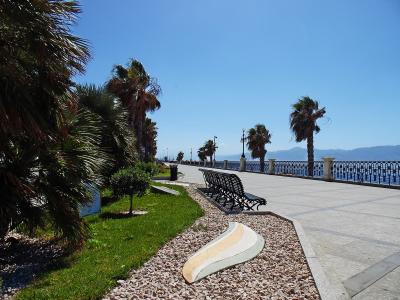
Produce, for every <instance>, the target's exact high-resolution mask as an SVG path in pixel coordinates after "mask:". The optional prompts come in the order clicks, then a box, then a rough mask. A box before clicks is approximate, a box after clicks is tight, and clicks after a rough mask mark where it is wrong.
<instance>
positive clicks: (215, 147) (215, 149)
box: [214, 135, 217, 166]
mask: <svg viewBox="0 0 400 300" xmlns="http://www.w3.org/2000/svg"><path fill="white" fill-rule="evenodd" d="M216 138H217V137H216V136H215V135H214V166H215V152H216V151H217V145H216V144H215V139H216Z"/></svg>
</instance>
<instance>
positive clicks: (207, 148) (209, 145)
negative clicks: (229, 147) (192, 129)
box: [203, 140, 217, 165]
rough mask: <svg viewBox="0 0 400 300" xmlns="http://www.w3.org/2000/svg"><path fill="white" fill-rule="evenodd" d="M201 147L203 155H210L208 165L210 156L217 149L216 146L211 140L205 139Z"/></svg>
mask: <svg viewBox="0 0 400 300" xmlns="http://www.w3.org/2000/svg"><path fill="white" fill-rule="evenodd" d="M203 148H204V153H205V155H206V156H209V157H210V165H212V158H213V155H214V153H215V150H216V149H217V147H216V146H215V144H214V141H213V140H208V141H206V142H205V143H204V146H203Z"/></svg>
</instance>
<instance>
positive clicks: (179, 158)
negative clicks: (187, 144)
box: [176, 151, 185, 162]
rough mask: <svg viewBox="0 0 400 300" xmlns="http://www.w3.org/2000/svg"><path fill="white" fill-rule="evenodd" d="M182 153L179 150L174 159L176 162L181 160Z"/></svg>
mask: <svg viewBox="0 0 400 300" xmlns="http://www.w3.org/2000/svg"><path fill="white" fill-rule="evenodd" d="M184 155H185V154H184V153H183V152H182V151H179V153H178V155H177V156H176V160H177V161H178V162H180V161H182V159H183V157H184Z"/></svg>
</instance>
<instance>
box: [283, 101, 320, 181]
mask: <svg viewBox="0 0 400 300" xmlns="http://www.w3.org/2000/svg"><path fill="white" fill-rule="evenodd" d="M292 107H293V112H292V113H291V114H290V128H291V129H292V131H293V134H294V135H295V138H296V142H301V141H304V140H307V154H308V176H313V175H314V172H313V171H314V131H315V132H316V133H318V132H320V127H319V126H318V125H317V120H318V119H319V118H322V117H323V116H324V115H325V112H326V111H325V107H323V108H319V104H318V101H314V100H313V99H311V98H310V97H307V96H306V97H302V98H301V99H299V100H298V101H297V102H296V103H295V104H293V106H292Z"/></svg>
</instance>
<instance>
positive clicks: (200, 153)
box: [197, 147, 207, 161]
mask: <svg viewBox="0 0 400 300" xmlns="http://www.w3.org/2000/svg"><path fill="white" fill-rule="evenodd" d="M197 156H198V157H199V159H200V160H201V161H204V160H205V159H206V158H207V155H206V151H205V148H204V147H200V148H199V150H197Z"/></svg>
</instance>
